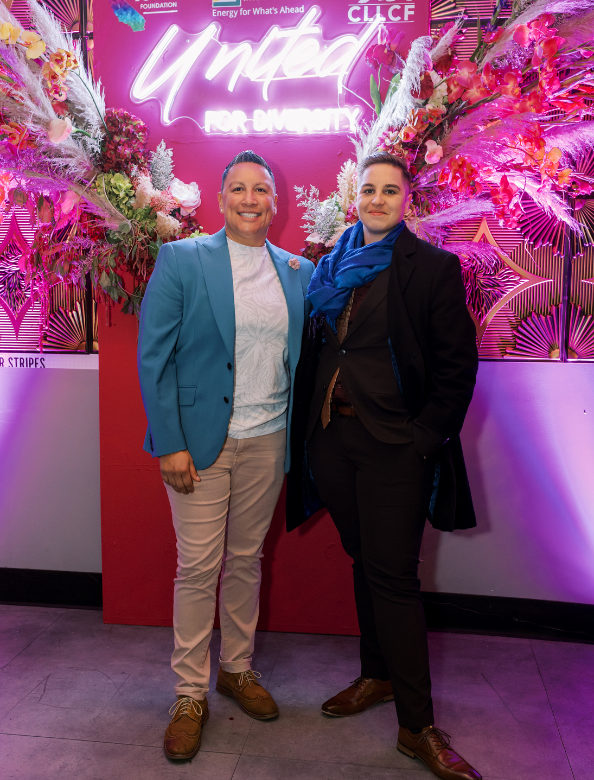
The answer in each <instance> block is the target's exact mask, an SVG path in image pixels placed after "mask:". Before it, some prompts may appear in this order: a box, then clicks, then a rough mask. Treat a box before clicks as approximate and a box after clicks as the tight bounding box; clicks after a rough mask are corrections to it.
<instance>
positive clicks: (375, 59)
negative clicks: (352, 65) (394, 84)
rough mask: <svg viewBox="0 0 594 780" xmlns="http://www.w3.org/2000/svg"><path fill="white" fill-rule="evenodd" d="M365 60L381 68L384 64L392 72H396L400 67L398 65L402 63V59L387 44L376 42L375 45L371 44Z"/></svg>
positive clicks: (372, 66) (372, 65)
mask: <svg viewBox="0 0 594 780" xmlns="http://www.w3.org/2000/svg"><path fill="white" fill-rule="evenodd" d="M365 61H366V62H367V64H368V65H369V67H371V68H375V69H377V68H379V67H380V66H381V65H384V66H385V67H386V68H387V69H388V70H389V71H391V72H392V73H396V71H397V70H398V69H399V68H398V66H399V65H400V64H401V63H402V60H401V58H400V57H399V56H397V55H396V54H395V53H394V52H393V51H392V49H390V48H389V47H386V46H382V45H381V44H379V43H376V44H375V45H374V46H370V47H369V49H367V52H366V54H365Z"/></svg>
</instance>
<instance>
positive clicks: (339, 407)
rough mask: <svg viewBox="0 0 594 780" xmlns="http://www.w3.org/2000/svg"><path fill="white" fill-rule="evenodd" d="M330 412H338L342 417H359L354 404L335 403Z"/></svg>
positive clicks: (332, 404) (331, 405)
mask: <svg viewBox="0 0 594 780" xmlns="http://www.w3.org/2000/svg"><path fill="white" fill-rule="evenodd" d="M330 411H332V412H336V414H339V415H340V416H341V417H358V416H359V415H358V414H357V412H356V411H355V407H354V406H353V405H352V404H337V403H335V402H334V401H332V403H331V404H330Z"/></svg>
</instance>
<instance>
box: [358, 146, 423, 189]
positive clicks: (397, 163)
mask: <svg viewBox="0 0 594 780" xmlns="http://www.w3.org/2000/svg"><path fill="white" fill-rule="evenodd" d="M372 165H391V166H393V167H394V168H399V169H400V170H401V171H402V178H403V179H405V180H406V182H407V183H408V187H409V189H410V187H411V185H412V176H411V173H410V171H409V170H408V166H407V164H406V162H405V161H404V159H403V158H402V157H396V156H395V155H393V154H390V152H374V153H373V154H370V155H368V156H367V157H366V158H365V159H364V160H362V161H361V162H360V163H359V165H358V166H357V176H358V177H359V179H360V178H361V176H363V172H364V171H366V170H367V169H368V168H371V166H372Z"/></svg>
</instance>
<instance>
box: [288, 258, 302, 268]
mask: <svg viewBox="0 0 594 780" xmlns="http://www.w3.org/2000/svg"><path fill="white" fill-rule="evenodd" d="M289 265H290V266H291V268H292V269H293V270H294V271H298V270H299V269H300V268H301V263H300V262H299V260H298V259H297V258H296V257H292V258H291V259H290V260H289Z"/></svg>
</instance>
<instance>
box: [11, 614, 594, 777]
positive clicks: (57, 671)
mask: <svg viewBox="0 0 594 780" xmlns="http://www.w3.org/2000/svg"><path fill="white" fill-rule="evenodd" d="M430 645H431V656H432V669H433V683H434V696H435V706H436V717H437V725H438V726H440V727H441V728H442V729H444V730H445V731H447V732H448V733H449V734H451V735H452V743H453V745H454V746H455V748H456V749H457V750H458V751H459V752H460V753H461V754H462V755H463V756H464V757H465V758H466V759H467V760H468V761H469V762H470V763H472V764H473V765H474V766H475V767H476V768H477V769H478V770H479V771H480V772H481V773H482V774H483V776H484V777H485V778H486V779H487V780H572V779H573V780H591V778H592V765H593V764H594V741H593V740H592V738H591V737H592V729H593V727H594V705H593V703H592V702H593V701H594V698H593V693H594V646H593V645H580V644H567V643H562V642H558V643H556V642H544V641H533V640H528V639H507V638H500V637H485V636H469V635H460V634H432V635H431V636H430ZM171 646H172V633H171V629H168V628H144V627H134V626H106V625H104V624H103V622H102V619H101V613H100V612H93V611H85V610H70V609H68V610H64V609H52V608H48V609H46V608H38V607H16V606H1V605H0V670H1V671H0V777H1V778H2V780H9V779H12V778H19V779H20V780H21V779H22V780H54V779H55V780H58V779H59V780H120V779H121V780H136V779H137V778H138V780H153V778H155V780H156V779H157V778H159V780H161V778H204V780H231V778H233V780H310V779H312V780H313V779H315V780H362V779H363V780H422V778H430V777H433V775H431V773H429V772H428V771H427V770H426V769H425V767H424V766H423V765H421V763H420V762H419V761H412V760H410V759H408V758H406V757H405V756H403V755H401V754H400V753H398V752H397V750H396V728H397V724H396V713H395V710H394V706H393V704H392V703H386V704H380V705H377V706H376V707H374V708H373V709H371V710H369V711H368V712H366V713H365V714H364V715H362V716H361V717H357V718H348V719H338V718H327V717H325V716H323V715H322V714H321V713H320V710H319V707H320V704H321V703H322V702H323V701H324V700H325V699H327V698H329V697H330V696H331V695H333V694H334V693H336V692H337V691H339V690H340V689H341V688H343V687H345V686H346V685H347V684H348V682H349V681H350V680H352V679H354V678H355V677H356V676H357V674H358V668H357V657H358V656H357V646H358V640H357V639H355V638H352V637H337V636H320V635H309V634H273V633H261V634H259V635H258V637H257V640H256V656H255V663H254V668H255V669H257V670H258V671H259V672H261V673H262V682H263V684H264V685H265V686H266V687H267V688H268V689H269V690H270V691H271V693H272V694H273V695H274V697H275V699H276V701H277V702H278V704H279V707H280V710H281V715H280V717H279V718H278V720H276V721H272V722H267V723H266V722H264V723H262V722H258V721H254V720H252V719H251V718H249V717H247V716H246V715H244V713H243V712H242V711H241V710H240V709H239V707H238V706H237V705H236V704H235V702H233V701H232V700H230V699H227V698H225V697H223V696H220V695H219V694H217V693H216V691H214V675H216V671H217V667H216V663H215V662H214V661H213V683H212V691H211V694H210V695H209V705H210V712H211V717H210V721H209V722H208V724H207V726H206V727H205V730H204V737H203V740H202V748H201V750H200V752H199V753H198V755H197V756H196V758H194V759H193V760H192V761H191V762H181V763H170V762H168V761H167V759H166V758H165V757H164V755H163V752H162V749H161V744H162V738H163V732H164V730H165V727H166V725H167V722H168V715H167V710H168V708H169V706H170V705H171V704H172V703H173V702H174V696H173V694H172V686H173V676H172V672H171V670H170V668H169V655H170V651H171ZM212 657H213V659H216V658H217V657H218V632H217V633H216V634H215V637H214V639H213V647H212Z"/></svg>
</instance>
